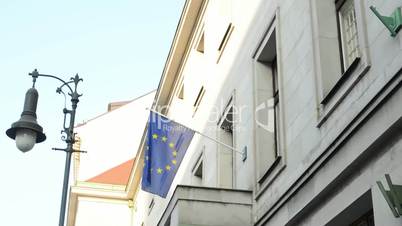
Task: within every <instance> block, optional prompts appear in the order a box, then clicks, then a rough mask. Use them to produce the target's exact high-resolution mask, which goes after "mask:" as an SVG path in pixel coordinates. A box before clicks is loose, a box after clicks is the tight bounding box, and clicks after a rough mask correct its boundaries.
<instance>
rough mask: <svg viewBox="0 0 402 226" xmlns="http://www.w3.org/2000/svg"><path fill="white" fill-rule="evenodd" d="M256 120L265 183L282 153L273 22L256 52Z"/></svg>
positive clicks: (261, 175) (259, 172) (259, 173)
mask: <svg viewBox="0 0 402 226" xmlns="http://www.w3.org/2000/svg"><path fill="white" fill-rule="evenodd" d="M255 59H256V61H255V76H254V84H255V86H254V87H255V103H256V106H255V121H256V144H257V162H256V164H257V169H258V170H257V178H258V183H259V184H260V185H262V184H263V183H265V182H266V181H267V179H268V178H273V175H275V174H276V173H278V172H279V171H278V170H279V168H280V167H277V166H279V163H280V160H281V153H280V128H281V126H280V118H281V116H280V115H281V110H280V88H279V87H280V86H279V84H280V82H279V81H280V77H279V76H280V75H279V73H278V60H277V45H276V28H275V25H273V26H272V27H271V28H270V29H269V31H268V33H267V35H266V37H265V38H264V39H263V40H262V42H261V44H260V46H259V48H258V49H257V52H256V54H255Z"/></svg>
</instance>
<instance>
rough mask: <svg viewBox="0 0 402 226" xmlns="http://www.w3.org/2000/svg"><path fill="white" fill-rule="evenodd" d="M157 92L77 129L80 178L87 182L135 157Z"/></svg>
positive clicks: (79, 179)
mask: <svg viewBox="0 0 402 226" xmlns="http://www.w3.org/2000/svg"><path fill="white" fill-rule="evenodd" d="M154 95H155V92H151V93H149V94H146V95H145V96H142V97H140V98H137V99H135V100H134V101H132V102H130V103H128V104H126V105H124V106H122V107H120V108H118V109H116V110H113V111H111V112H107V113H105V114H103V115H100V116H98V117H96V118H94V119H92V120H90V121H88V122H87V123H85V124H84V125H81V126H79V127H77V128H76V132H77V133H78V136H79V137H80V138H81V149H82V150H85V151H87V152H88V153H85V154H81V157H80V166H79V172H78V181H86V180H88V179H90V178H92V177H94V176H97V175H99V174H101V173H103V172H104V171H106V170H109V169H111V168H113V167H115V166H117V165H119V164H121V163H123V162H126V161H128V160H129V159H132V158H134V157H135V155H136V153H137V150H138V148H139V144H140V140H141V137H142V133H143V131H144V128H145V126H146V123H147V120H148V116H149V110H147V108H150V106H151V104H152V101H153V98H154Z"/></svg>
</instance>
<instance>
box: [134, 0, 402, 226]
mask: <svg viewBox="0 0 402 226" xmlns="http://www.w3.org/2000/svg"><path fill="white" fill-rule="evenodd" d="M371 4H373V5H376V6H377V9H378V10H379V11H380V12H381V13H383V14H384V15H391V14H392V12H393V11H394V10H395V9H396V8H397V7H400V6H401V5H402V1H401V0H393V1H382V0H372V1H366V0H337V1H335V0H250V1H241V0H187V1H186V3H185V6H184V9H183V13H182V16H181V19H180V22H179V25H178V28H177V32H176V34H175V37H174V40H173V43H172V47H171V50H170V53H169V56H168V58H167V61H166V64H165V68H164V71H163V74H162V77H161V81H160V84H159V88H158V90H157V93H156V96H155V100H154V105H153V109H154V110H155V111H158V112H161V113H162V114H165V115H167V116H168V117H169V118H171V119H174V120H175V121H177V122H179V123H182V124H183V125H186V126H188V127H190V128H192V129H195V130H197V131H200V132H201V133H203V134H205V135H207V136H209V137H212V138H214V139H217V140H219V142H221V143H225V144H226V145H229V146H231V147H233V149H234V150H231V149H230V148H227V147H225V146H223V145H221V144H219V143H217V142H215V141H213V140H211V139H209V138H206V137H205V136H200V135H196V136H195V137H194V138H193V141H192V143H191V144H190V147H189V149H188V150H187V153H186V156H185V158H184V159H183V162H182V164H181V166H180V168H179V170H178V172H177V175H176V178H175V180H174V182H173V185H172V187H171V189H170V191H169V194H168V196H167V198H166V199H162V198H159V197H157V196H153V195H151V194H148V193H145V192H143V191H141V190H139V189H137V190H136V193H135V197H137V199H136V200H137V202H136V203H135V205H138V206H141V208H142V210H141V211H142V212H141V213H140V214H139V215H138V216H136V219H137V221H138V222H139V225H147V226H154V225H163V226H165V225H166V226H167V225H169V226H178V225H213V226H218V225H239V226H240V225H241V226H244V225H256V226H259V225H271V226H280V225H286V226H292V225H308V226H322V225H329V226H332V225H337V226H339V225H345V226H349V225H351V226H353V225H380V226H383V225H386V226H394V225H395V226H396V225H401V224H402V220H401V219H400V218H397V217H395V216H394V215H393V212H392V211H391V209H390V207H389V206H388V204H387V201H386V199H385V198H384V196H383V194H382V193H381V191H380V189H379V186H378V185H377V183H376V182H377V181H381V182H382V183H383V184H386V183H385V174H389V175H390V177H391V178H392V180H393V183H395V184H402V173H401V172H402V165H401V164H400V162H401V160H402V141H401V131H402V130H401V126H402V119H401V116H402V108H401V100H402V90H401V88H400V86H401V75H400V74H401V68H402V51H401V48H402V36H401V34H398V35H396V36H395V37H391V35H390V32H389V31H388V30H387V29H386V27H385V26H384V25H383V24H382V23H381V22H380V20H379V18H378V17H376V16H375V14H374V13H373V12H372V11H371V10H370V8H369V7H370V6H371ZM145 134H146V129H145V130H144V133H143V137H142V142H141V145H140V148H139V152H138V155H137V158H138V159H139V160H140V161H139V162H141V161H143V153H144V141H145ZM141 169H142V165H141V164H136V165H135V167H134V168H133V172H132V173H133V174H135V173H136V174H137V175H138V174H140V172H141ZM386 189H389V188H388V187H387V186H386Z"/></svg>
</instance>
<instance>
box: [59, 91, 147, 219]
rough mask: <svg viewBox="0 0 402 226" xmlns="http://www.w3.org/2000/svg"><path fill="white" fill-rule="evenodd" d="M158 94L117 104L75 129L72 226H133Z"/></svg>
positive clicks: (70, 199)
mask: <svg viewBox="0 0 402 226" xmlns="http://www.w3.org/2000/svg"><path fill="white" fill-rule="evenodd" d="M154 96H155V91H153V92H150V93H147V94H145V95H143V96H141V97H138V98H136V99H134V100H132V101H126V102H114V103H111V104H109V105H108V111H107V112H106V113H105V114H102V115H100V116H98V117H95V118H93V119H91V120H89V121H87V122H85V123H83V124H80V125H78V126H76V128H75V131H76V132H77V137H78V138H79V139H78V142H76V143H75V147H74V149H75V150H83V151H86V152H87V153H74V155H73V167H72V172H71V175H72V176H71V179H70V184H71V185H72V186H71V189H70V193H69V200H68V203H69V204H68V213H67V225H68V226H91V225H96V226H111V225H119V226H134V225H139V224H138V223H136V218H134V215H135V213H136V212H137V208H136V207H134V205H133V199H134V193H135V190H136V189H137V186H138V181H139V180H138V178H137V179H135V178H134V175H133V174H132V171H133V168H134V166H135V164H137V162H138V159H136V158H135V156H136V154H137V151H138V146H139V144H140V141H141V136H142V132H143V129H144V127H145V126H146V123H147V118H148V110H147V109H148V108H149V107H150V106H151V105H152V101H153V99H154Z"/></svg>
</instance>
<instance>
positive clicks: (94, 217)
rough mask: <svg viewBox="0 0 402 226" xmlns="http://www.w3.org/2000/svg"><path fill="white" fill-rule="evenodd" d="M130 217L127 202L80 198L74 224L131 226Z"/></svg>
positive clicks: (81, 225) (77, 225)
mask: <svg viewBox="0 0 402 226" xmlns="http://www.w3.org/2000/svg"><path fill="white" fill-rule="evenodd" d="M131 218H132V209H130V208H128V205H127V202H123V201H120V202H119V201H107V200H102V199H88V198H81V199H79V204H78V209H77V216H76V223H75V226H115V225H119V226H131V225H132V224H131V222H132V219H131Z"/></svg>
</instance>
